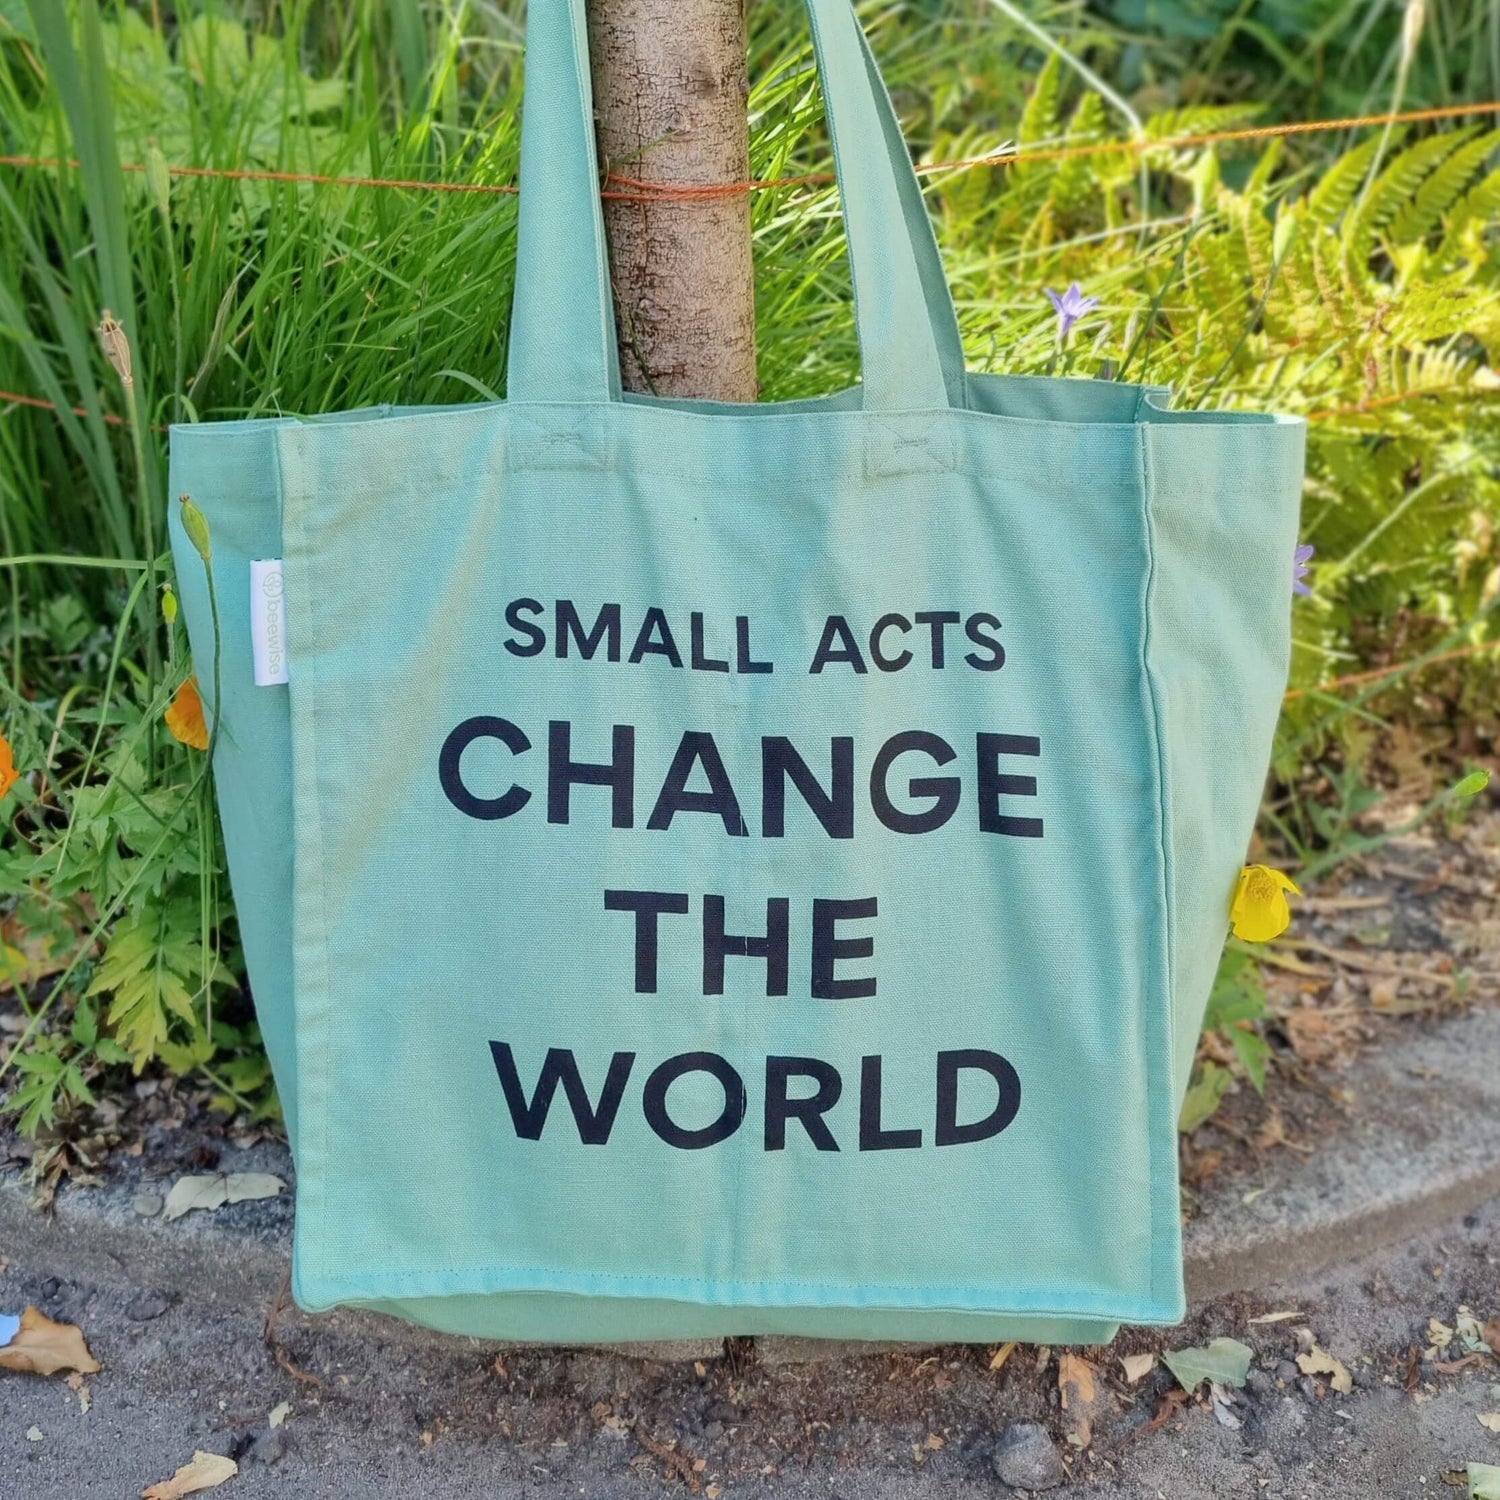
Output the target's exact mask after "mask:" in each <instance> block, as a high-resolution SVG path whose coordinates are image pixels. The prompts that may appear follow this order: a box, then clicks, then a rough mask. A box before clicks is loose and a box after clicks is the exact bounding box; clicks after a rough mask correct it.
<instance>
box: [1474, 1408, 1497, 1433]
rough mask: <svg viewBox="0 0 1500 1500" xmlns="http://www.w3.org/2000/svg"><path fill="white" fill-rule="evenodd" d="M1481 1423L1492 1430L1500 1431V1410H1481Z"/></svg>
mask: <svg viewBox="0 0 1500 1500" xmlns="http://www.w3.org/2000/svg"><path fill="white" fill-rule="evenodd" d="M1479 1425H1480V1426H1481V1427H1484V1428H1486V1429H1488V1430H1489V1431H1490V1432H1495V1433H1500V1411H1482V1412H1480V1413H1479Z"/></svg>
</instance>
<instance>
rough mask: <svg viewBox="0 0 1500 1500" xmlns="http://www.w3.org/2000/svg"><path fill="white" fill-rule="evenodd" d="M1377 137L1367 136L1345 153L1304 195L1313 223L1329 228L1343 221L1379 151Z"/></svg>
mask: <svg viewBox="0 0 1500 1500" xmlns="http://www.w3.org/2000/svg"><path fill="white" fill-rule="evenodd" d="M1379 146H1380V138H1379V137H1378V136H1371V137H1370V139H1369V140H1367V141H1364V142H1362V143H1361V144H1360V145H1358V146H1356V147H1355V148H1354V149H1353V150H1352V151H1346V152H1345V153H1344V154H1343V155H1342V156H1341V157H1339V159H1338V160H1337V161H1336V162H1334V163H1333V164H1332V165H1331V166H1329V167H1327V168H1325V169H1324V171H1323V175H1322V176H1321V177H1320V178H1319V179H1318V185H1317V186H1316V187H1315V188H1314V189H1313V190H1312V192H1311V193H1309V194H1308V198H1307V213H1308V217H1309V218H1310V219H1311V220H1312V221H1313V223H1315V224H1319V225H1322V226H1324V227H1325V228H1331V227H1332V226H1333V225H1335V224H1337V223H1338V221H1339V220H1340V219H1341V218H1343V216H1344V213H1345V211H1346V210H1347V209H1348V207H1349V205H1350V204H1351V203H1353V202H1354V195H1355V194H1356V193H1357V192H1358V191H1359V185H1360V183H1362V182H1363V181H1364V180H1365V174H1366V173H1367V172H1368V171H1369V170H1370V162H1371V161H1372V160H1373V159H1374V156H1375V152H1376V151H1377V149H1379Z"/></svg>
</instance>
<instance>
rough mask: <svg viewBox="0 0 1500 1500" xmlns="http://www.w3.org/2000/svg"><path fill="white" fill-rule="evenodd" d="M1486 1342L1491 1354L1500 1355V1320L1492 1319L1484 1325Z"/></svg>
mask: <svg viewBox="0 0 1500 1500" xmlns="http://www.w3.org/2000/svg"><path fill="white" fill-rule="evenodd" d="M1484 1341H1485V1343H1487V1344H1488V1345H1489V1346H1490V1352H1491V1353H1493V1354H1496V1355H1500V1318H1491V1319H1490V1320H1489V1322H1488V1323H1486V1324H1485V1325H1484Z"/></svg>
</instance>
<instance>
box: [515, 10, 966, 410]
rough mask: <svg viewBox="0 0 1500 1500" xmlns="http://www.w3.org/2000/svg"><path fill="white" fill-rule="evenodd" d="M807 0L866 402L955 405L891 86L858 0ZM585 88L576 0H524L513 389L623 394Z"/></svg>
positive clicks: (935, 280)
mask: <svg viewBox="0 0 1500 1500" xmlns="http://www.w3.org/2000/svg"><path fill="white" fill-rule="evenodd" d="M806 4H807V9H808V13H809V16H810V18H811V21H812V34H813V47H814V51H815V54H816V57H817V62H818V70H819V73H820V76H821V78H822V84H823V95H824V100H825V103H826V106H827V113H828V124H829V134H830V135H831V136H832V139H833V150H834V164H835V169H836V171H837V174H838V181H839V193H840V197H841V200H842V203H843V214H844V229H845V233H846V236H847V239H848V243H849V260H850V267H851V271H852V279H853V282H854V305H855V321H856V325H857V328H858V332H859V349H860V364H861V367H862V375H863V406H864V409H865V410H867V411H886V412H891V411H920V410H930V409H932V408H941V407H945V406H949V405H961V404H962V401H963V382H964V359H963V347H962V344H961V343H960V340H959V334H958V322H957V319H956V318H955V317H954V313H953V300H952V298H951V296H950V295H949V292H948V284H947V281H946V279H945V277H944V275H943V266H942V259H941V257H940V256H939V254H938V248H937V241H936V240H935V238H934V237H933V232H932V224H931V221H930V219H929V218H928V215H927V209H926V205H925V204H924V203H923V201H922V192H921V188H920V186H919V185H918V183H917V178H916V174H915V173H914V172H913V171H912V167H911V160H910V158H909V156H908V155H907V150H906V144H905V142H904V140H903V139H902V136H901V128H900V126H899V124H898V123H897V120H896V114H895V110H894V109H893V108H892V106H891V102H890V96H889V94H887V92H886V89H885V85H884V83H883V82H882V81H881V77H880V72H879V69H878V67H877V66H876V63H875V58H874V55H873V54H872V53H871V51H870V48H869V43H868V41H867V40H866V38H865V35H864V32H863V31H862V30H861V28H860V25H859V22H858V20H857V19H856V18H855V14H854V9H853V5H852V3H851V0H806ZM592 96H593V91H592V87H591V84H590V77H589V61H588V31H587V25H586V21H585V13H584V0H530V4H529V5H528V15H527V24H526V97H525V100H524V102H523V106H522V111H523V114H522V128H521V214H520V233H519V244H518V250H517V255H518V261H517V268H516V292H515V307H514V311H513V313H512V317H511V329H510V357H509V377H508V388H509V397H510V399H511V400H512V401H518V402H528V401H530V402H579V401H584V402H592V401H617V400H619V399H620V369H619V354H618V350H617V347H616V344H615V327H614V311H613V303H612V300H611V295H610V279H609V260H608V254H607V250H606V244H605V237H604V218H603V213H602V208H601V204H600V199H599V169H598V161H597V156H596V151H595V144H594V123H593V97H592ZM876 143H878V144H876Z"/></svg>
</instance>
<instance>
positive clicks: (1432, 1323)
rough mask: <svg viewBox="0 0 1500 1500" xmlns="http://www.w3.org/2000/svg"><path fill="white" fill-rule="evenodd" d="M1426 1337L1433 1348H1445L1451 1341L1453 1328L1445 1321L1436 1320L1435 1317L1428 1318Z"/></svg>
mask: <svg viewBox="0 0 1500 1500" xmlns="http://www.w3.org/2000/svg"><path fill="white" fill-rule="evenodd" d="M1427 1337H1428V1339H1429V1340H1430V1341H1431V1343H1432V1346H1433V1348H1435V1349H1446V1348H1447V1347H1448V1345H1449V1344H1451V1343H1452V1342H1453V1330H1452V1329H1451V1328H1450V1327H1449V1326H1448V1325H1447V1324H1446V1323H1440V1322H1438V1320H1437V1319H1436V1318H1428V1320H1427Z"/></svg>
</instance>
